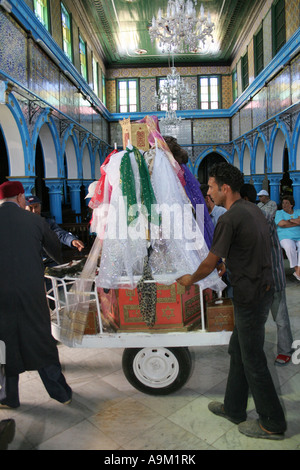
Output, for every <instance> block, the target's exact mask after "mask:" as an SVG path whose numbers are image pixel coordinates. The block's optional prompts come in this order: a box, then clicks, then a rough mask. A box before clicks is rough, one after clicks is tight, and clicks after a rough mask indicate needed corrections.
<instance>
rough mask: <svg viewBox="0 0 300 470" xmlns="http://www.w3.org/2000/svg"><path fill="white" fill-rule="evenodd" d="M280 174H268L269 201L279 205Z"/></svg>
mask: <svg viewBox="0 0 300 470" xmlns="http://www.w3.org/2000/svg"><path fill="white" fill-rule="evenodd" d="M282 176H283V175H282V173H270V174H268V180H269V183H270V199H271V200H272V201H275V202H277V204H279V203H280V181H281V180H282Z"/></svg>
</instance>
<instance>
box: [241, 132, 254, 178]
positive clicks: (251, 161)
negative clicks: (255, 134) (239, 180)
mask: <svg viewBox="0 0 300 470" xmlns="http://www.w3.org/2000/svg"><path fill="white" fill-rule="evenodd" d="M246 146H247V147H248V148H249V153H250V175H251V174H252V172H253V171H252V167H253V158H252V148H251V144H250V142H249V140H248V139H247V138H246V137H244V139H243V144H242V148H241V154H240V170H241V171H242V172H243V173H244V156H245V148H246ZM246 176H249V175H246Z"/></svg>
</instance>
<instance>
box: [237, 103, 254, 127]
mask: <svg viewBox="0 0 300 470" xmlns="http://www.w3.org/2000/svg"><path fill="white" fill-rule="evenodd" d="M251 111H252V103H248V104H246V105H245V106H244V107H243V108H242V109H241V110H240V131H241V134H245V133H246V132H248V131H250V130H251V129H252V128H253V125H252V112H251Z"/></svg>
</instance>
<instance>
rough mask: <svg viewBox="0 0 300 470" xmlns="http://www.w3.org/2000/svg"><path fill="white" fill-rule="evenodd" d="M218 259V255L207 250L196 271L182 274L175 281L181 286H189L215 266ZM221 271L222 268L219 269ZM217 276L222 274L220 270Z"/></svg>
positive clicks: (202, 277) (206, 274)
mask: <svg viewBox="0 0 300 470" xmlns="http://www.w3.org/2000/svg"><path fill="white" fill-rule="evenodd" d="M219 261H220V257H219V256H217V255H215V254H214V253H212V252H211V251H209V253H208V255H207V257H206V258H205V259H204V260H203V261H202V263H201V264H200V266H199V267H198V269H197V271H195V272H194V273H193V274H184V275H183V276H181V277H179V278H178V279H176V281H177V282H178V283H179V284H181V285H182V286H185V287H189V286H191V285H192V284H195V283H196V282H198V281H200V280H201V279H204V278H205V277H206V276H208V275H209V274H210V273H211V272H212V271H213V270H214V269H215V268H216V267H217V265H218V264H219ZM222 271H223V268H222V269H221V272H222ZM218 272H219V269H218ZM224 272H225V271H224ZM219 276H222V274H221V273H220V272H219Z"/></svg>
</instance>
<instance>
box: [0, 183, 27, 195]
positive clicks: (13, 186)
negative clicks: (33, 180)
mask: <svg viewBox="0 0 300 470" xmlns="http://www.w3.org/2000/svg"><path fill="white" fill-rule="evenodd" d="M24 192H25V191H24V188H23V185H22V183H20V181H5V183H3V184H1V185H0V199H6V198H7V197H15V196H18V195H19V194H24Z"/></svg>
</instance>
